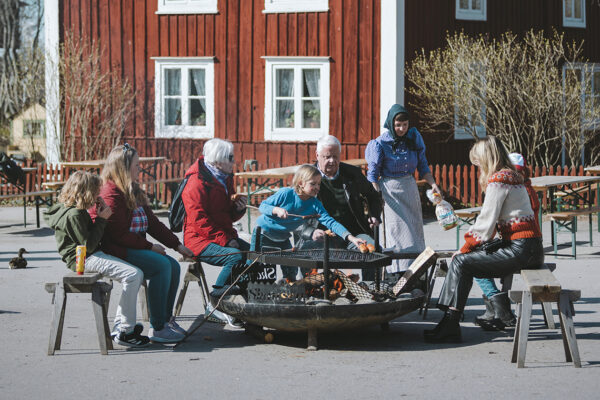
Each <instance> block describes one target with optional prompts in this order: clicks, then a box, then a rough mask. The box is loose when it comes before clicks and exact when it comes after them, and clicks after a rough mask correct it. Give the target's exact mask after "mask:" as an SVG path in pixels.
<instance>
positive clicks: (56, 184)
mask: <svg viewBox="0 0 600 400" xmlns="http://www.w3.org/2000/svg"><path fill="white" fill-rule="evenodd" d="M63 186H65V181H52V182H42V187H44V188H46V189H48V190H56V191H59V190H60V189H62V187H63Z"/></svg>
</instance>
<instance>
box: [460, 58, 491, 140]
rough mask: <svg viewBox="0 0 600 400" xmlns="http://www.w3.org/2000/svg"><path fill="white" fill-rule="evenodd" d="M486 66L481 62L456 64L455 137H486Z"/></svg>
mask: <svg viewBox="0 0 600 400" xmlns="http://www.w3.org/2000/svg"><path fill="white" fill-rule="evenodd" d="M484 72H485V68H484V66H483V65H482V64H480V63H470V64H469V63H465V64H462V65H457V66H455V76H456V79H455V82H454V90H455V93H454V94H455V97H456V102H455V105H454V139H457V140H465V139H473V132H474V133H476V134H477V137H480V138H481V137H485V136H486V130H485V121H486V107H485V99H486V80H485V74H484Z"/></svg>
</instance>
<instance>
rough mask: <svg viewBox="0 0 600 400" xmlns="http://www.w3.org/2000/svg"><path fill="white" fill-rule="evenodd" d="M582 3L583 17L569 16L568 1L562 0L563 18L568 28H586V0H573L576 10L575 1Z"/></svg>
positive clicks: (564, 24)
mask: <svg viewBox="0 0 600 400" xmlns="http://www.w3.org/2000/svg"><path fill="white" fill-rule="evenodd" d="M576 1H579V2H580V3H581V18H567V12H566V11H567V9H566V6H567V2H566V1H565V0H562V17H563V18H562V19H563V26H564V27H566V28H585V0H573V11H575V9H574V8H575V2H576Z"/></svg>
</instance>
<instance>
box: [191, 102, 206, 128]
mask: <svg viewBox="0 0 600 400" xmlns="http://www.w3.org/2000/svg"><path fill="white" fill-rule="evenodd" d="M190 125H192V126H206V100H205V99H191V100H190Z"/></svg>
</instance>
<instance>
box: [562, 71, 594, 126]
mask: <svg viewBox="0 0 600 400" xmlns="http://www.w3.org/2000/svg"><path fill="white" fill-rule="evenodd" d="M568 69H571V70H573V71H574V72H575V75H576V79H577V80H578V81H579V82H583V87H582V91H581V116H582V122H583V125H584V126H586V127H590V128H594V127H600V113H599V111H600V64H575V65H573V66H564V67H563V82H564V81H565V80H566V72H567V70H568Z"/></svg>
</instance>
